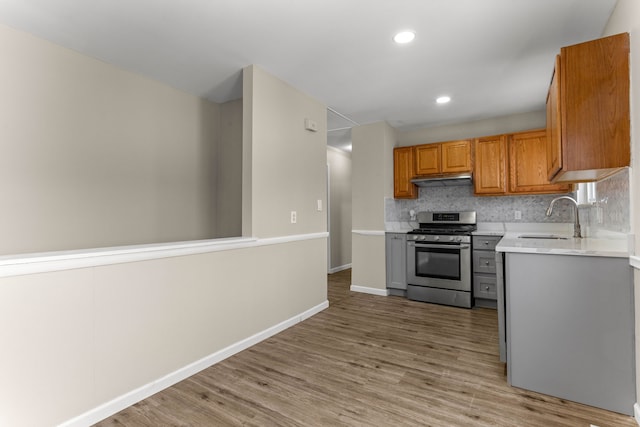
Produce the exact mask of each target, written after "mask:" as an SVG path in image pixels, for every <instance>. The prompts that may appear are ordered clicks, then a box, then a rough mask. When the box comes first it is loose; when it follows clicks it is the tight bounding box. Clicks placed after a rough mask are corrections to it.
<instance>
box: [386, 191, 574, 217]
mask: <svg viewBox="0 0 640 427" xmlns="http://www.w3.org/2000/svg"><path fill="white" fill-rule="evenodd" d="M557 196H558V195H557V194H549V195H535V196H495V197H492V196H482V197H477V196H474V195H473V186H471V185H461V186H452V187H424V188H420V195H419V198H418V199H414V200H400V199H390V198H388V199H385V221H401V222H406V221H409V220H410V218H409V211H410V210H411V209H413V210H415V211H416V212H418V211H448V210H453V211H476V213H477V220H478V222H523V223H531V222H573V208H572V207H571V205H570V204H569V203H562V202H559V203H557V204H556V205H555V207H554V210H553V214H552V215H551V216H550V217H547V216H546V215H545V212H546V210H547V207H548V206H549V203H551V200H553V198H554V197H557ZM516 211H519V212H520V219H515V217H516Z"/></svg>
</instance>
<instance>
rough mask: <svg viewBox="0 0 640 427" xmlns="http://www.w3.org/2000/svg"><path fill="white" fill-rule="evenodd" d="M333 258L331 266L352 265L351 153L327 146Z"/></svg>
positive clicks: (334, 267)
mask: <svg viewBox="0 0 640 427" xmlns="http://www.w3.org/2000/svg"><path fill="white" fill-rule="evenodd" d="M327 163H328V165H329V174H330V175H329V189H330V190H329V194H330V200H329V206H330V212H329V216H330V221H329V223H330V227H331V228H330V230H329V233H330V235H331V237H330V241H331V248H330V251H331V260H330V263H329V268H330V270H331V269H336V268H340V267H344V266H346V265H349V264H351V212H352V209H351V154H350V153H347V152H345V151H342V150H338V149H336V148H333V147H327Z"/></svg>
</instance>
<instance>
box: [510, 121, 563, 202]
mask: <svg viewBox="0 0 640 427" xmlns="http://www.w3.org/2000/svg"><path fill="white" fill-rule="evenodd" d="M547 169H548V168H547V132H546V131H545V130H540V131H534V132H520V133H514V134H512V135H510V137H509V192H511V193H566V192H568V191H569V190H570V188H569V185H568V184H552V183H550V182H549V180H548V179H547Z"/></svg>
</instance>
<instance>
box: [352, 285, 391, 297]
mask: <svg viewBox="0 0 640 427" xmlns="http://www.w3.org/2000/svg"><path fill="white" fill-rule="evenodd" d="M350 289H351V291H353V292H361V293H363V294H371V295H378V296H381V297H386V296H389V291H387V290H386V289H378V288H368V287H366V286H357V285H351V288H350Z"/></svg>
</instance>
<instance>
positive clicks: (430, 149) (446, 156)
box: [415, 140, 472, 175]
mask: <svg viewBox="0 0 640 427" xmlns="http://www.w3.org/2000/svg"><path fill="white" fill-rule="evenodd" d="M415 158H416V175H441V174H453V173H463V172H471V169H472V167H471V141H469V140H462V141H448V142H438V143H434V144H423V145H417V146H416V147H415Z"/></svg>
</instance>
